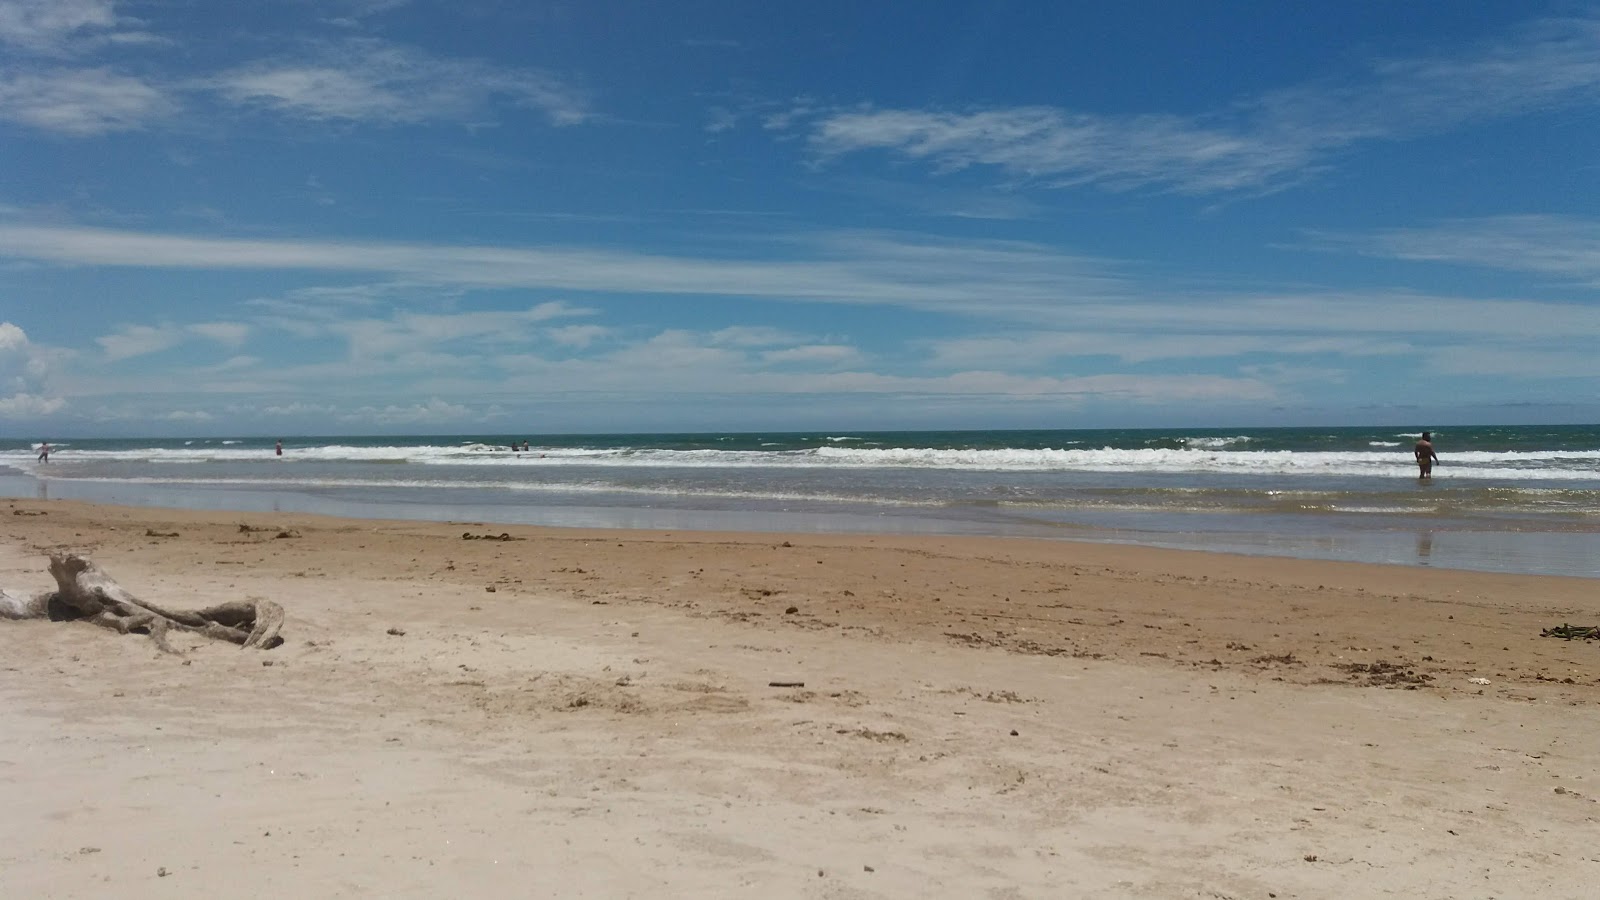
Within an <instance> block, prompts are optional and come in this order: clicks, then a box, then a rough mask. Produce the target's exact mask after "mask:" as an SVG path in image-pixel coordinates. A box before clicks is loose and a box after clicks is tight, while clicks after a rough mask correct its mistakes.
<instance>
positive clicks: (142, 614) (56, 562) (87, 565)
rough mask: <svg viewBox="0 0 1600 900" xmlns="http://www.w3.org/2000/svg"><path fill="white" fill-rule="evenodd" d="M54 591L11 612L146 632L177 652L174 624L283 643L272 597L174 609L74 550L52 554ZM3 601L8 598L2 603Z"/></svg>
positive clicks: (224, 636)
mask: <svg viewBox="0 0 1600 900" xmlns="http://www.w3.org/2000/svg"><path fill="white" fill-rule="evenodd" d="M50 575H51V576H52V577H54V578H55V580H56V590H55V592H54V593H46V594H38V595H35V596H34V597H33V598H31V599H29V600H27V601H25V602H23V601H19V602H17V603H14V604H12V606H13V607H14V608H15V612H17V613H19V615H13V616H9V617H10V618H37V617H39V616H41V615H43V616H47V617H49V618H50V619H52V620H55V621H61V620H70V619H84V620H87V621H89V622H92V623H93V624H95V625H99V626H101V627H103V628H111V629H114V630H116V631H117V632H119V633H121V634H128V633H130V632H144V633H146V634H148V635H149V636H150V639H151V640H152V641H154V642H155V644H156V646H157V647H159V648H161V650H162V651H164V652H167V653H175V652H177V651H175V650H173V648H172V645H171V643H169V642H168V640H167V633H168V632H169V631H171V630H172V629H178V630H180V631H189V632H193V633H195V634H201V635H204V636H206V637H209V638H213V639H215V640H220V641H229V642H231V643H234V644H238V645H239V646H241V647H252V648H257V649H261V650H269V649H271V648H273V647H276V646H278V645H279V644H281V643H283V638H281V637H279V636H278V632H279V631H280V630H281V629H282V628H283V607H281V606H279V605H278V604H276V603H273V602H272V601H270V600H234V601H230V602H227V603H221V604H218V605H216V606H208V607H206V608H204V609H197V610H172V609H166V608H164V607H161V606H158V605H156V604H154V603H151V602H149V601H147V600H140V599H138V598H137V597H135V596H133V594H131V593H129V592H128V590H127V589H126V588H124V587H123V586H122V585H120V584H118V583H117V582H116V581H115V580H114V579H113V578H112V577H111V576H110V575H107V574H106V573H105V570H103V569H101V568H100V567H99V566H97V565H95V564H94V563H93V562H92V561H90V560H88V559H85V558H84V557H81V556H74V555H70V554H61V555H53V556H51V557H50ZM0 605H3V604H0Z"/></svg>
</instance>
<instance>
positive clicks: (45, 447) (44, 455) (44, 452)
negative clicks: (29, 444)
mask: <svg viewBox="0 0 1600 900" xmlns="http://www.w3.org/2000/svg"><path fill="white" fill-rule="evenodd" d="M49 461H50V442H49V441H40V442H39V462H49Z"/></svg>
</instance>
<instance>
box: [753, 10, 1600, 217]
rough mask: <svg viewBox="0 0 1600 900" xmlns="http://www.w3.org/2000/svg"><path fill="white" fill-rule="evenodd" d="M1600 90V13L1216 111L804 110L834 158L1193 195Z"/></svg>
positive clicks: (821, 148) (1265, 181)
mask: <svg viewBox="0 0 1600 900" xmlns="http://www.w3.org/2000/svg"><path fill="white" fill-rule="evenodd" d="M1597 96H1600V19H1593V18H1578V19H1559V20H1551V21H1544V22H1539V23H1536V24H1535V25H1533V26H1531V27H1529V28H1527V29H1524V30H1522V31H1520V32H1518V33H1517V34H1515V35H1513V36H1511V37H1509V38H1507V39H1505V40H1503V41H1500V42H1497V43H1494V44H1489V45H1484V46H1479V47H1475V48H1472V49H1469V50H1466V51H1463V52H1461V53H1460V54H1458V55H1455V56H1436V57H1427V58H1418V59H1409V60H1382V61H1378V62H1375V63H1373V64H1372V65H1371V66H1370V67H1369V68H1368V69H1366V70H1365V71H1362V72H1358V73H1354V74H1351V75H1349V76H1348V77H1346V78H1345V79H1343V81H1342V82H1335V81H1332V80H1329V81H1324V82H1318V83H1313V84H1308V85H1302V86H1297V87H1293V88H1289V89H1284V90H1280V91H1276V92H1272V93H1268V94H1265V95H1262V96H1259V97H1255V98H1247V99H1244V100H1242V101H1241V102H1239V103H1237V104H1235V105H1234V106H1233V107H1231V108H1227V109H1221V110H1217V111H1216V112H1215V113H1213V114H1211V115H1208V116H1177V115H1167V114H1161V113H1148V114H1138V115H1107V114H1099V113H1094V112H1088V111H1072V110H1064V109H1058V108H1051V107H1009V108H999V109H976V110H962V111H940V110H920V109H876V108H871V107H867V108H860V109H854V110H832V111H821V112H817V111H813V110H810V109H799V110H797V111H796V112H795V113H794V114H792V116H791V117H790V118H789V119H787V120H783V121H780V122H779V124H778V126H777V127H786V126H790V125H794V124H798V123H804V125H805V127H807V128H808V129H809V141H810V144H811V147H812V148H813V149H814V150H815V151H816V152H817V153H818V154H819V155H820V156H821V157H822V158H824V159H828V158H833V157H838V156H842V155H845V154H852V153H859V152H862V151H868V150H882V151H888V152H892V153H896V154H898V155H901V156H904V157H907V158H910V159H915V160H919V161H923V162H926V163H928V164H929V165H931V166H933V167H934V168H935V169H936V170H943V171H953V170H958V169H965V168H970V167H974V166H992V167H995V168H998V169H1000V170H1002V171H1005V172H1007V173H1010V174H1012V175H1014V176H1022V177H1027V178H1031V179H1038V180H1042V181H1045V182H1047V183H1051V184H1054V185H1058V186H1060V185H1072V184H1082V183H1094V184H1099V185H1101V186H1103V187H1105V188H1108V189H1112V190H1123V189H1131V188H1141V187H1153V188H1157V189H1165V190H1172V191H1177V192H1180V193H1187V194H1212V193H1219V192H1227V191H1236V190H1241V189H1262V188H1271V187H1273V186H1275V185H1278V184H1281V183H1283V182H1284V181H1285V180H1286V179H1290V178H1293V177H1296V176H1298V175H1299V174H1301V173H1303V172H1304V171H1306V170H1307V169H1308V168H1311V167H1314V166H1316V165H1319V164H1322V163H1323V162H1324V160H1325V159H1326V158H1327V155H1328V154H1329V153H1330V152H1331V151H1334V150H1338V149H1340V148H1344V147H1348V146H1350V145H1352V144H1355V143H1357V142H1361V141H1378V140H1396V139H1402V138H1406V137H1411V136H1415V135H1418V134H1426V133H1432V132H1437V131H1443V130H1448V129H1451V128H1456V127H1460V126H1463V125H1466V124H1470V123H1473V122H1479V121H1488V120H1493V119H1498V118H1504V117H1508V116H1514V115H1521V114H1524V113H1526V112H1528V111H1530V110H1539V109H1549V108H1555V107H1560V106H1565V105H1570V104H1574V103H1578V104H1593V103H1594V102H1595V101H1596V99H1597Z"/></svg>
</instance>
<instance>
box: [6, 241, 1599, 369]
mask: <svg viewBox="0 0 1600 900" xmlns="http://www.w3.org/2000/svg"><path fill="white" fill-rule="evenodd" d="M781 249H782V250H783V252H784V253H785V254H792V253H794V252H795V251H796V250H797V249H798V250H799V251H802V252H809V253H810V256H809V258H800V259H795V258H792V257H789V256H786V257H785V258H782V259H777V258H774V259H767V260H762V259H751V258H742V259H737V260H728V259H703V258H702V259H697V258H692V257H669V256H653V255H648V254H641V253H634V252H629V251H624V250H593V249H584V248H569V247H527V248H522V247H470V246H450V245H438V244H381V243H341V242H337V241H319V242H311V241H265V240H233V239H227V238H194V237H182V236H174V235H162V234H143V233H139V232H130V231H112V230H106V229H90V228H43V227H30V226H4V225H0V257H5V256H10V257H14V258H21V259H29V260H35V261H44V262H57V263H74V264H81V265H117V266H137V267H152V268H179V269H205V270H225V269H257V270H279V269H298V270H318V269H320V270H324V271H335V272H339V271H343V272H354V271H364V272H383V273H386V274H388V275H389V276H391V277H396V278H401V279H405V280H410V281H412V282H413V283H416V282H421V283H428V282H433V283H438V284H442V285H451V286H455V287H479V288H537V289H550V290H562V291H594V292H605V293H634V294H640V295H647V296H648V295H689V296H694V295H710V296H738V297H749V298H761V299H773V300H784V301H794V300H801V301H810V302H823V303H844V304H865V305H880V306H893V307H900V308H904V309H914V310H920V311H926V312H936V313H947V314H956V315H965V316H972V317H979V318H982V319H984V320H985V321H1008V322H1026V323H1030V324H1035V325H1040V326H1045V327H1049V328H1052V329H1055V330H1065V329H1074V330H1080V331H1095V332H1132V333H1143V334H1151V335H1159V334H1169V335H1171V334H1216V335H1226V334H1251V335H1257V336H1260V335H1290V336H1300V337H1305V336H1308V335H1321V336H1323V337H1324V338H1337V337H1348V336H1369V335H1384V334H1388V335H1412V334H1429V335H1444V334H1451V333H1455V334H1463V335H1467V334H1477V335H1518V336H1522V337H1525V338H1533V337H1545V338H1552V339H1557V338H1559V339H1565V338H1567V337H1569V336H1571V335H1574V334H1597V333H1600V307H1596V306H1594V305H1593V304H1576V303H1557V302H1547V301H1535V300H1482V299H1470V300H1469V299H1463V298H1457V297H1446V296H1430V295H1426V294H1413V293H1407V292H1402V291H1372V292H1366V293H1334V292H1325V293H1314V294H1294V293H1290V294H1282V295H1277V294H1266V293H1226V292H1208V293H1199V292H1185V291H1176V290H1172V289H1168V288H1165V287H1163V286H1159V285H1143V284H1140V283H1138V282H1137V281H1135V280H1133V279H1131V278H1128V277H1124V276H1118V275H1115V274H1112V267H1111V266H1110V265H1109V264H1108V263H1105V262H1101V261H1094V260H1086V259H1083V258H1079V257H1074V256H1069V255H1065V254H1061V253H1058V252H1055V251H1054V250H1051V249H1050V248H1047V247H1043V246H1039V245H1034V244H1026V243H1021V242H999V241H991V242H980V241H969V242H963V243H954V242H946V241H928V240H924V241H920V242H919V241H915V240H909V239H905V238H903V237H900V236H895V235H880V234H871V233H850V234H841V235H822V236H811V237H809V238H806V239H804V240H796V241H795V242H793V243H792V244H790V245H785V246H783V247H782V248H781ZM311 309H312V308H311V307H303V308H301V311H302V312H307V311H309V310H311ZM573 314H577V312H576V311H574V310H569V309H566V308H565V307H560V306H556V307H551V308H550V311H549V312H548V313H547V315H549V316H550V317H555V316H558V315H573ZM329 318H330V317H329V316H326V315H324V316H322V317H321V318H308V317H307V316H305V315H291V316H284V317H280V318H279V319H278V320H275V322H276V324H278V325H279V326H281V327H294V328H300V329H302V332H303V333H304V334H305V335H306V336H315V335H326V334H329V333H330V329H331V328H333V326H332V325H330V324H328V323H327V321H324V320H326V319H329ZM380 321H382V320H380ZM470 321H471V320H464V321H463V323H457V324H453V325H451V326H449V327H451V328H478V329H480V330H482V329H488V328H489V327H490V326H489V324H488V323H487V321H484V322H480V323H479V324H476V325H474V324H470ZM427 324H428V320H426V319H415V320H411V324H407V323H406V322H394V323H390V324H387V325H381V324H380V325H368V326H362V327H363V328H365V329H366V331H364V332H363V335H362V338H363V339H364V340H369V341H372V342H374V343H375V344H378V345H381V344H383V343H384V342H386V341H392V340H400V341H402V343H405V342H411V343H415V344H417V345H419V346H420V345H422V344H423V343H425V341H424V340H423V339H424V338H425V337H426V336H427V335H425V334H423V333H422V332H421V330H420V329H422V328H424V327H426V326H427ZM348 331H349V329H348V327H346V332H348ZM408 332H409V333H410V337H407V336H406V333H408Z"/></svg>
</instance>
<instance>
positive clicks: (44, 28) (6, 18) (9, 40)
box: [0, 0, 117, 55]
mask: <svg viewBox="0 0 1600 900" xmlns="http://www.w3.org/2000/svg"><path fill="white" fill-rule="evenodd" d="M115 5H116V4H115V3H114V0H0V44H4V45H7V46H10V47H11V48H13V49H17V50H23V51H28V52H32V53H43V54H49V55H63V54H66V53H67V52H69V50H70V49H71V47H72V44H73V43H74V41H76V40H78V39H81V38H83V37H84V36H86V35H89V34H96V33H101V32H103V31H105V30H106V29H110V28H112V27H114V26H115V25H116V24H117V15H116V10H115Z"/></svg>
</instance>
